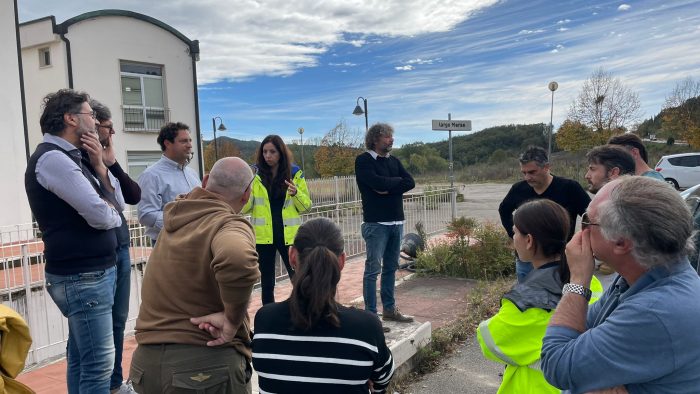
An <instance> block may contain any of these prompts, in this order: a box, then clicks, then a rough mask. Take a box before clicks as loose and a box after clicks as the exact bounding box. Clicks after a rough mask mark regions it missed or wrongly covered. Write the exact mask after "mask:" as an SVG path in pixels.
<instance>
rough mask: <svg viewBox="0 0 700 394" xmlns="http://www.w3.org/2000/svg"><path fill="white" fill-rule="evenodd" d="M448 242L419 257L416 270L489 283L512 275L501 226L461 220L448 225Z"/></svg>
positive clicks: (508, 241)
mask: <svg viewBox="0 0 700 394" xmlns="http://www.w3.org/2000/svg"><path fill="white" fill-rule="evenodd" d="M448 230H449V232H448V233H447V241H446V242H442V243H438V244H437V245H434V246H432V247H431V248H429V249H427V250H425V251H423V252H421V253H419V254H418V258H417V259H416V269H418V270H419V271H422V272H425V273H429V274H436V275H445V276H453V277H460V278H471V279H485V280H492V279H496V278H503V277H508V276H511V275H513V274H514V272H515V265H514V264H513V252H512V249H511V246H510V239H509V238H508V235H507V234H506V233H505V231H503V229H502V228H501V227H500V226H497V225H495V224H493V223H490V222H484V223H482V222H479V221H477V220H476V219H473V218H465V217H461V218H458V219H455V220H454V221H452V223H450V224H449V225H448Z"/></svg>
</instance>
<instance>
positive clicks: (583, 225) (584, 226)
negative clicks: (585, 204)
mask: <svg viewBox="0 0 700 394" xmlns="http://www.w3.org/2000/svg"><path fill="white" fill-rule="evenodd" d="M588 226H600V223H591V222H589V221H588V212H584V213H583V215H581V230H585V229H587V228H588Z"/></svg>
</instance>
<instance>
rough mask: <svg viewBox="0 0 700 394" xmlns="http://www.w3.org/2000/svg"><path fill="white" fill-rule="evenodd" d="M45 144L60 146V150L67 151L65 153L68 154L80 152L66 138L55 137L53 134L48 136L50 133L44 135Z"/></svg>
mask: <svg viewBox="0 0 700 394" xmlns="http://www.w3.org/2000/svg"><path fill="white" fill-rule="evenodd" d="M43 142H47V143H49V144H54V145H58V147H59V148H61V149H63V150H65V151H68V152H71V151H74V150H76V151H78V152H80V151H79V150H78V148H76V147H75V145H73V144H71V143H70V142H68V140H66V139H65V138H61V137H59V136H56V135H53V134H48V133H47V134H44V141H43ZM71 153H73V152H71Z"/></svg>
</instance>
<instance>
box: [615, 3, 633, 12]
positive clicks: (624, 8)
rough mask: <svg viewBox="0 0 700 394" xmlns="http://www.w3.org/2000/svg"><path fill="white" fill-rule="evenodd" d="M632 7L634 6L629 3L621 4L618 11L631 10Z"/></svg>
mask: <svg viewBox="0 0 700 394" xmlns="http://www.w3.org/2000/svg"><path fill="white" fill-rule="evenodd" d="M630 8H632V6H631V5H629V4H620V6H619V7H617V10H618V11H627V10H629V9H630Z"/></svg>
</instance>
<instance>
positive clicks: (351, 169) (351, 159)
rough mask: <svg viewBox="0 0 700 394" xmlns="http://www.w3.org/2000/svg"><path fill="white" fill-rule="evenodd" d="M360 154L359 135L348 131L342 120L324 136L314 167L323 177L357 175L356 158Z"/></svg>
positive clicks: (315, 157)
mask: <svg viewBox="0 0 700 394" xmlns="http://www.w3.org/2000/svg"><path fill="white" fill-rule="evenodd" d="M360 152H362V150H361V149H360V137H359V133H358V132H357V131H355V132H351V131H350V130H348V127H347V124H346V123H345V120H341V121H339V122H338V124H336V125H335V127H333V128H332V129H330V130H329V131H328V133H326V135H324V136H323V139H322V140H321V146H320V147H319V148H318V150H316V153H315V154H314V160H315V162H316V163H315V165H314V167H315V169H316V172H318V174H319V175H320V176H321V177H330V176H336V175H350V174H353V173H355V157H356V156H357V155H358V154H360Z"/></svg>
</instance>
